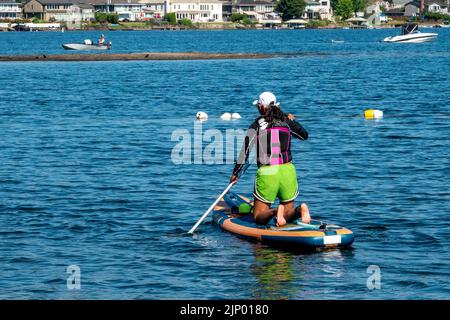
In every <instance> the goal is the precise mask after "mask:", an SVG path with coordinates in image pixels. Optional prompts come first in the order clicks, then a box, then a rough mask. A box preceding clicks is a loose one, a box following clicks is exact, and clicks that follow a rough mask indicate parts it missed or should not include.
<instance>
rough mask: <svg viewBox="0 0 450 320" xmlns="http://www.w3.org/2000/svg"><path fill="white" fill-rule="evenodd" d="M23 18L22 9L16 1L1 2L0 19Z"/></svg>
mask: <svg viewBox="0 0 450 320" xmlns="http://www.w3.org/2000/svg"><path fill="white" fill-rule="evenodd" d="M21 17H22V7H21V4H20V3H17V2H15V1H14V0H0V19H19V18H21Z"/></svg>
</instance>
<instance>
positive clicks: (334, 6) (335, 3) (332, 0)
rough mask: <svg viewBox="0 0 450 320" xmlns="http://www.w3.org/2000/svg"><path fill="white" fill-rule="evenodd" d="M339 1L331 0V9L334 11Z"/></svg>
mask: <svg viewBox="0 0 450 320" xmlns="http://www.w3.org/2000/svg"><path fill="white" fill-rule="evenodd" d="M338 2H339V0H331V7H332V8H333V10H334V11H336V8H337V5H338Z"/></svg>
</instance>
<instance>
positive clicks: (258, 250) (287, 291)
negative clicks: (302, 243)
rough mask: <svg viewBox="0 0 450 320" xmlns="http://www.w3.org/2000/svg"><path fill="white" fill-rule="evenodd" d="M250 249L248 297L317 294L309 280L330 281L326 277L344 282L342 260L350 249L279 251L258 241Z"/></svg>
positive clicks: (286, 296) (280, 297)
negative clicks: (252, 279) (252, 256)
mask: <svg viewBox="0 0 450 320" xmlns="http://www.w3.org/2000/svg"><path fill="white" fill-rule="evenodd" d="M254 253H255V262H254V264H253V265H252V267H251V272H252V274H253V275H254V276H255V279H256V281H257V286H256V287H255V288H254V289H253V293H252V298H254V299H269V300H273V299H274V300H283V299H314V298H317V294H318V292H317V288H316V286H315V285H312V286H311V284H312V283H315V284H316V285H318V286H322V282H326V283H330V282H329V281H330V279H334V283H335V284H336V285H337V284H339V285H340V284H341V282H345V279H344V278H346V277H347V276H348V274H347V273H346V268H345V263H344V262H345V260H346V259H348V258H349V257H350V258H351V257H352V256H353V252H352V250H351V249H347V250H341V249H332V250H321V251H315V252H303V253H301V252H298V251H285V250H283V251H279V250H277V249H275V248H271V247H266V246H264V245H262V244H256V245H255V246H254ZM338 279H340V280H338ZM336 281H337V282H336ZM324 289H325V290H326V288H323V287H322V290H324Z"/></svg>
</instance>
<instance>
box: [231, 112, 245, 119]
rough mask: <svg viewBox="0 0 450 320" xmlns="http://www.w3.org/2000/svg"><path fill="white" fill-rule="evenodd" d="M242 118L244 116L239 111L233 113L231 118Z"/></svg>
mask: <svg viewBox="0 0 450 320" xmlns="http://www.w3.org/2000/svg"><path fill="white" fill-rule="evenodd" d="M240 118H242V117H241V115H240V114H239V113H237V112H233V113H232V114H231V119H233V120H236V119H240Z"/></svg>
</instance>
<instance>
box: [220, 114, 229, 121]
mask: <svg viewBox="0 0 450 320" xmlns="http://www.w3.org/2000/svg"><path fill="white" fill-rule="evenodd" d="M220 119H222V120H231V113H229V112H225V113H224V114H223V115H221V116H220Z"/></svg>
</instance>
